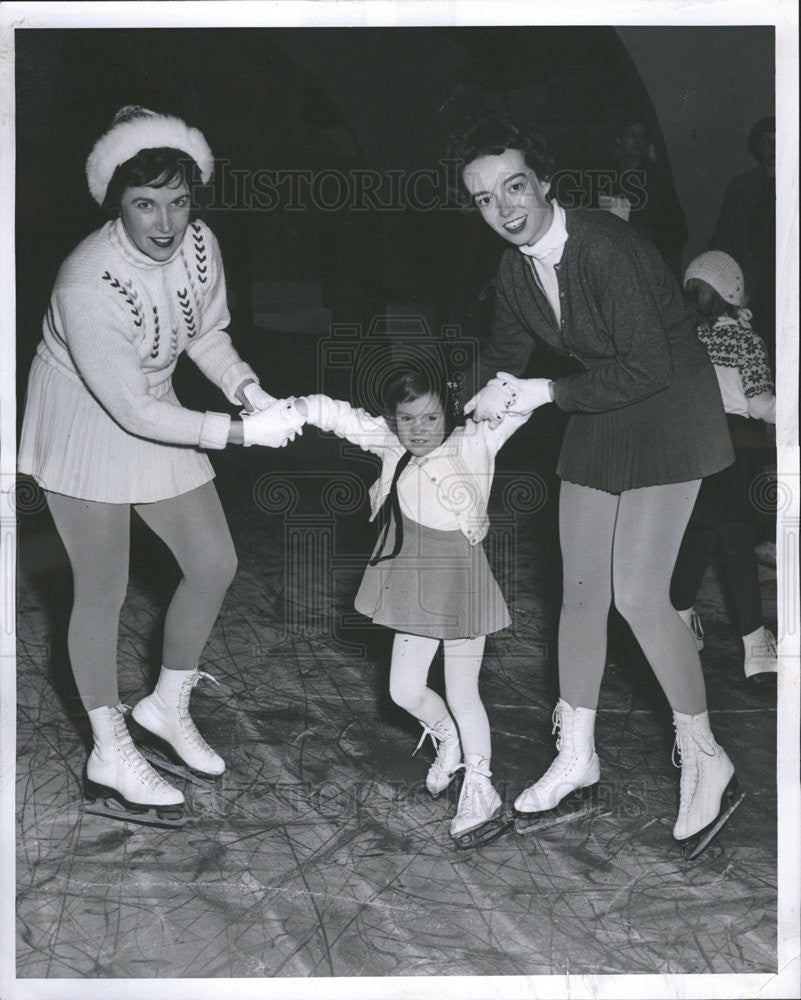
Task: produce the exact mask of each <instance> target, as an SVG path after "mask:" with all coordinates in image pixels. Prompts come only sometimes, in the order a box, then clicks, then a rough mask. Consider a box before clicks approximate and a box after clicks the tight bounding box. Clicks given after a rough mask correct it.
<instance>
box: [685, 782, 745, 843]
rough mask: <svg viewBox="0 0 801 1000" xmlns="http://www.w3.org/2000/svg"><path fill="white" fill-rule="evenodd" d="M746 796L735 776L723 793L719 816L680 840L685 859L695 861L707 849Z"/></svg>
mask: <svg viewBox="0 0 801 1000" xmlns="http://www.w3.org/2000/svg"><path fill="white" fill-rule="evenodd" d="M744 798H745V792H741V791H740V787H739V785H738V783H737V777H736V776H733V777H732V779H731V781H730V782H729V783H728V785H727V786H726V791H725V792H724V793H723V798H722V799H721V801H720V812H719V813H718V815H717V817H716V818H715V819H713V820H712V822H711V823H710V824H709V825H708V826H706V827H704V829H703V830H699V831H698V833H694V834H693V835H692V836H691V837H687V839H686V840H680V841H679V842H678V843H679V844H680V845H681V850H682V856H683V857H684V860H685V861H695V859H696V858H697V857H698V856H699V854H701V853H702V852H703V851H705V850H706V848H707V847H708V846H709V844H710V843H711V842H712V840H713V838H714V837H715V836H717V834H718V833H719V832H720V830H721V829H722V828H723V826H724V825H725V824H726V823H728V821H729V820H730V819H731V815H732V813H733V812H734V810H735V809H736V808H737V807H738V806H739V805H740V803H741V802H742V801H743V799H744Z"/></svg>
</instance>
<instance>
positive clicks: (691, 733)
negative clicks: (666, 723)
mask: <svg viewBox="0 0 801 1000" xmlns="http://www.w3.org/2000/svg"><path fill="white" fill-rule="evenodd" d="M673 728H674V729H675V731H676V735H675V737H674V738H673V751H672V753H671V755H670V759H671V761H672V762H673V766H674V767H684V765H685V755H684V754H683V753H682V742H685V745H686V741H689V740H692V742H693V743H694V744H695V745H696V746H697V747H698V749H699V750H700V751H701V752H702V753H704V754H706V756H707V757H714V756H715V753H716V750H717V746H716V744H715V741H714V740H712V742H711V743H710V742H709V740H708V739H705V738H704V737H702V736H701V734H700V733H698V732H696V730H695V727H694V726H693V724H692V723H689V724H688V725H687V726H684V727H681V726H679V724H678V723H677V722H676V720H675V719H674V720H673ZM692 759H693V757H692V754H689V755H687V763H689V762H690V761H692Z"/></svg>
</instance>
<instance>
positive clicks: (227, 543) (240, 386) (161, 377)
mask: <svg viewBox="0 0 801 1000" xmlns="http://www.w3.org/2000/svg"><path fill="white" fill-rule="evenodd" d="M213 163H214V161H213V157H212V154H211V150H210V149H209V147H208V145H207V144H206V141H205V139H204V138H203V136H202V134H201V133H200V132H199V131H198V130H197V129H194V128H189V127H188V126H187V125H186V124H185V123H184V122H182V121H181V120H180V119H178V118H174V117H171V116H167V115H160V114H155V113H153V112H152V111H148V110H146V109H144V108H139V107H133V106H132V107H127V108H123V109H122V110H121V111H120V112H118V114H117V116H116V117H115V119H114V122H113V123H112V126H111V128H110V130H109V131H108V132H107V133H106V134H105V135H104V136H102V137H101V138H100V139H99V140H98V142H97V143H96V144H95V147H94V149H93V150H92V153H91V155H90V156H89V159H88V161H87V165H86V173H87V179H88V182H89V190H90V193H91V194H92V197H93V198H94V199H95V201H96V202H98V204H100V205H101V206H102V207H103V208H104V209H105V210H106V211H107V212H108V213H109V214H111V215H112V219H111V221H109V222H107V223H106V224H105V225H104V226H103V227H102V228H101V229H99V230H97V231H96V232H94V233H92V234H91V235H90V236H88V237H87V238H86V239H85V240H83V242H82V243H80V244H79V245H78V246H77V247H76V248H75V250H73V251H72V253H71V254H70V255H69V256H68V257H67V259H66V260H65V262H64V263H63V265H62V266H61V269H60V271H59V274H58V277H57V278H56V282H55V286H54V288H53V293H52V297H51V300H50V306H49V308H48V310H47V315H46V316H45V319H44V324H43V336H42V340H41V342H40V344H39V346H38V348H37V352H36V357H35V359H34V362H33V365H32V368H31V373H30V378H29V383H28V394H27V401H26V407H25V415H24V420H23V426H22V432H21V438H20V452H19V471H20V472H22V473H27V474H28V475H31V476H33V477H34V479H35V480H36V481H37V483H38V484H39V485H40V486H41V487H42V489H43V490H44V491H45V495H46V497H47V503H48V506H49V509H50V512H51V514H52V517H53V520H54V522H55V525H56V528H57V529H58V532H59V534H60V536H61V539H62V541H63V543H64V547H65V549H66V551H67V555H68V556H69V559H70V563H71V566H72V572H73V582H74V604H73V608H72V615H71V618H70V625H69V636H68V646H69V654H70V661H71V663H72V669H73V672H74V675H75V681H76V685H77V688H78V692H79V694H80V697H81V701H82V703H83V705H84V708H85V709H86V711H87V712H88V714H89V719H90V722H91V725H92V733H93V737H94V748H93V750H92V753H91V755H90V757H89V760H88V763H87V773H86V779H87V780H86V786H87V794H88V796H89V798H90V799H91V800H92V801H94V800H95V799H97V798H108V797H109V796H111V797H112V798H114V799H116V800H117V803H116V806H115V807H119V808H120V811H121V814H122V815H123V816H125V817H126V818H129V817H133V818H138V819H140V820H141V821H142V822H160V821H161V822H168V823H170V822H172V823H174V822H181V821H182V817H181V813H182V807H183V803H184V797H183V795H182V793H181V792H180V791H179V790H178V789H177V788H174V787H172V786H171V785H170V784H168V783H167V782H166V781H164V780H163V779H162V778H161V777H160V776H159V775H158V774H157V773H156V772H155V771H154V770H153V769H152V768H151V767H150V766H149V764H148V763H147V762H146V761H145V759H144V758H143V757H142V755H141V754H140V753H139V751H138V750H137V748H136V747H135V745H134V744H133V743H132V741H131V738H130V736H129V732H128V728H127V725H126V721H125V718H124V715H123V709H122V706H121V705H120V697H119V690H118V684H117V636H118V628H119V615H120V610H121V607H122V603H123V600H124V598H125V593H126V589H127V583H128V551H129V529H130V511H131V507H132V506H133V507H134V509H135V510H136V512H137V513H138V514H139V516H140V517H141V518H142V519H143V520H144V521H145V523H146V524H147V525H148V526H149V527H150V528H151V529H152V530H153V531H154V532H155V533H156V534H157V535H158V536H159V537H160V538H161V539H162V540H163V541H164V542H165V543H166V544H167V546H168V547H169V548H170V549H171V551H172V552H173V554H174V556H175V558H176V560H177V562H178V564H179V566H180V568H181V571H182V573H183V577H182V579H181V581H180V583H179V585H178V587H177V589H176V591H175V594H174V596H173V598H172V601H171V603H170V606H169V608H168V610H167V616H166V621H165V626H164V646H163V661H162V662H163V666H162V670H161V674H160V676H159V680H158V683H157V685H156V689H155V691H154V692H153V694H151V695H149V696H148V697H147V698H145V699H143V700H142V701H140V702H139V704H137V705H136V706H135V708H134V710H133V715H134V718H135V720H136V721H137V723H139V724H140V725H141V726H143V727H144V728H145V729H147V730H148V731H149V732H150V733H152V734H153V735H154V736H155V737H157V738H158V739H160V740H161V741H163V742H164V744H166V749H167V750H168V752H169V753H170V754H171V755H172V756H174V757H177V758H179V760H180V762H182V763H183V764H184V765H185V766H186V767H188V768H189V769H191V770H193V771H196V772H199V773H201V774H205V775H213V776H216V775H219V774H221V773H222V772H223V771H224V769H225V764H224V762H223V760H222V759H221V758H220V756H219V755H218V754H216V753H215V752H214V751H213V750H212V749H211V748H210V747H209V746H208V744H207V743H206V742H205V741H204V740H203V738H202V737H201V735H200V734H199V733H198V731H197V729H196V728H195V726H194V724H193V722H192V720H191V718H190V716H189V711H188V705H189V696H190V694H191V691H192V688H193V687H194V685H195V684H196V683H197V682H198V680H199V679H200V678H201V677H204V676H208V675H206V674H203V673H202V672H201V671H199V669H198V664H199V659H200V654H201V651H202V649H203V647H204V645H205V643H206V640H207V638H208V635H209V633H210V631H211V628H212V626H213V624H214V622H215V620H216V617H217V614H218V612H219V609H220V606H221V604H222V600H223V597H224V596H225V593H226V590H227V588H228V586H229V584H230V582H231V580H232V578H233V575H234V572H235V569H236V555H235V552H234V547H233V543H232V541H231V535H230V532H229V530H228V526H227V523H226V520H225V515H224V513H223V510H222V506H221V504H220V501H219V498H218V496H217V492H216V490H215V488H214V485H213V483H212V479H213V477H214V471H213V469H212V466H211V464H210V462H209V460H208V458H207V457H206V455H205V454H204V449H208V448H224V447H225V446H226V445H227V444H266V445H270V446H273V447H275V446H279V445H282V444H285V443H286V441H287V440H288V439H289V438H290V437H292V436H294V433H295V432H296V431H297V429H298V426H299V421H298V419H297V417H296V416H295V415H294V411H292V410H290V409H288V408H287V407H286V406H285V405H284V404H283V402H279V401H276V400H275V399H274V398H273V397H272V396H270V395H269V394H268V393H266V392H264V391H263V390H262V389H261V388H260V386H259V380H258V377H257V376H256V374H255V373H254V371H253V370H252V369H251V368H250V366H249V365H247V364H246V363H245V362H244V361H242V359H241V358H240V357H239V355H238V354H237V352H236V351H235V349H234V347H233V346H232V344H231V340H230V338H229V336H228V334H227V333H226V332H225V328H226V327H227V325H228V322H229V315H228V308H227V304H226V295H225V282H224V275H223V268H222V261H221V258H220V251H219V247H218V245H217V241H216V239H215V237H214V235H213V234H212V233H211V231H210V230H209V229H208V228H207V227H206V226H205V225H204V224H203V223H202V222H200V221H191V211H192V192H193V191H194V190H197V186H199V185H200V184H201V183H206V182H208V180H209V179H210V177H211V173H212V169H213ZM184 351H186V353H187V354H188V355H189V357H190V358H191V359H192V360H193V361H194V362H195V363H196V364H197V365H198V367H199V368H200V369H201V371H202V372H203V373H204V374H205V375H206V376H207V377H208V378H209V379H210V380H211V381H212V382H214V383H215V384H216V385H218V386H219V388H220V389H221V390H222V392H223V394H224V395H225V396H226V397H227V399H228V401H229V402H230V403H232V404H234V405H237V406H242V407H244V408H245V411H247V413H252V414H253V415H252V416H247V415H245V416H244V417H243V419H242V420H241V421H239V420H232V419H231V417H230V416H229V415H228V414H227V413H222V412H220V413H215V412H205V413H202V412H197V411H194V410H189V409H186V408H184V407H182V406H181V404H180V403H179V401H178V399H177V397H176V395H175V393H174V391H173V388H172V373H173V371H174V369H175V365H176V361H177V359H178V357H179V355H180V354H181V353H182V352H184ZM98 809H99V810H102V807H98Z"/></svg>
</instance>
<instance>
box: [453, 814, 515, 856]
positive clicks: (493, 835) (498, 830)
mask: <svg viewBox="0 0 801 1000" xmlns="http://www.w3.org/2000/svg"><path fill="white" fill-rule="evenodd" d="M512 824H513V820H512V818H511V817H510V816H506V815H501V816H493V817H492V819H488V820H487V821H486V823H482V824H481V825H480V826H477V827H474V828H473V829H472V830H465V832H464V833H460V834H459V835H458V836H456V837H454V838H453V842H454V844H455V845H456V847H457V849H458V850H460V851H467V850H470V849H471V848H473V847H483V846H484V845H485V844H489V843H491V842H492V841H493V840H497V838H498V837H500V836H501V834H503V833H506V831H507V830H509V829H511V827H512Z"/></svg>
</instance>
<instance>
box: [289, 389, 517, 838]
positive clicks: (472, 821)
mask: <svg viewBox="0 0 801 1000" xmlns="http://www.w3.org/2000/svg"><path fill="white" fill-rule="evenodd" d="M384 398H385V416H383V417H374V416H370V415H369V414H368V413H366V412H365V411H364V410H359V409H354V408H353V407H352V406H350V405H349V404H348V403H345V402H341V401H338V400H332V399H329V398H328V397H327V396H320V395H318V396H308V397H305V398H304V399H299V400H297V401H296V404H295V405H296V407H297V409H298V410H299V411H300V413H301V414H302V415H303V416H305V417H307V419H308V422H309V423H311V424H314V425H315V426H317V427H319V428H321V429H322V430H325V431H333V432H334V433H335V434H336V435H338V436H339V437H343V438H346V439H347V440H348V441H351V442H352V443H353V444H356V445H358V446H359V447H361V448H363V449H365V450H366V451H370V452H372V453H373V454H375V455H378V457H379V458H380V459H381V461H382V468H381V475H380V477H379V479H378V481H377V482H376V483H375V484H374V485H373V487H372V488H371V491H370V497H371V505H372V511H373V513H372V517H371V520H373V519H375V518H376V517H377V516H379V521H380V524H381V527H380V531H379V539H378V542H377V544H376V547H375V550H374V552H373V555H372V558H371V559H370V561H369V564H368V566H367V569H366V570H365V574H364V578H363V579H362V582H361V586H360V587H359V591H358V594H357V595H356V600H355V606H356V610H357V611H359V612H361V613H362V614H364V615H366V616H367V617H368V618H371V619H372V620H373V621H374V622H375V623H377V624H380V625H386V626H388V627H389V628H392V629H394V630H395V633H396V634H395V639H394V642H393V648H392V662H391V667H390V680H389V690H390V695H391V697H392V699H393V701H394V702H395V703H396V704H397V705H399V706H400V707H401V708H404V709H405V710H406V711H407V712H409V713H411V714H412V715H413V716H415V718H417V719H418V720H419V722H420V723H421V725H422V726H423V735H422V737H421V739H420V743H418V748H419V746H420V744H421V743H422V741H423V740H424V739H425V737H426V736H427V735H430V736H431V737H432V740H433V742H434V746H435V748H436V750H437V756H436V759H435V761H434V763H433V764H432V765H431V768H430V770H429V772H428V775H427V778H426V787H427V789H428V790H429V792H431V794H432V795H434V796H435V797H436V796H438V795H440V794H441V793H442V792H443V791H445V789H446V788H447V787H448V785H449V784H450V782H451V781H452V779H453V777H454V774H455V772H456V771H457V770H458V769H460V768H462V767H463V768H464V772H465V774H464V783H463V785H462V789H461V793H460V795H459V803H458V807H457V812H456V815H455V816H454V818H453V821H452V822H451V824H450V834H451V836H452V837H453V838H454V839H455V840H456V842H457V846H459V847H472V846H477V845H478V844H481V843H486V842H487V841H488V840H490V839H492V838H493V837H495V836H497V835H498V834H499V833H501V832H502V831H503V830H504V829H505V828H506V826H507V825H508V824H507V823H506V821H504V820H503V819H502V817H501V815H500V814H501V798H500V796H499V795H498V793H497V791H496V790H495V788H494V787H493V786H492V784H491V782H490V778H491V772H490V758H491V739H490V726H489V720H488V718H487V713H486V711H485V709H484V706H483V704H482V702H481V698H480V696H479V691H478V675H479V670H480V667H481V660H482V657H483V653H484V642H485V638H486V636H487V634H489V633H491V632H496V631H498V630H500V629H503V628H505V627H506V626H507V625H509V622H510V619H509V613H508V610H507V607H506V604H505V601H504V599H503V596H502V594H501V592H500V589H499V588H498V585H497V583H496V581H495V579H494V577H493V575H492V571H491V570H490V567H489V564H488V562H487V559H486V556H485V554H484V550H483V547H482V545H481V542H482V540H483V539H484V537H485V536H486V534H487V530H488V527H489V520H488V517H487V500H488V497H489V493H490V488H491V486H492V479H493V474H494V467H495V455H496V453H497V451H498V450H499V448H500V447H501V446H502V445H503V444H504V442H505V441H506V440H507V439H508V438H509V437H510V436H511V435H512V434H513V433H514V431H515V430H517V428H518V427H520V426H521V425H522V424H523V423H524V422H525V421H526V420H527V419H528V416H529V415H530V411H529V413H526V414H509V416H508V417H507V419H505V420H504V421H503V422H502V423H501V424H500V425H499V426H497V427H494V428H491V427H490V426H489V424H488V423H486V422H484V423H481V424H476V423H474V422H473V421H472V420H471V421H468V422H467V425H466V426H456V423H457V418H456V415H455V413H454V412H453V411H454V407H452V406H450V405H449V392H448V390H447V387H446V385H445V383H444V381H443V382H440V380H439V379H438V378H435V377H432V376H430V375H429V374H426V373H416V372H412V371H402V372H399V373H398V374H397V375H396V376H395V377H393V378H392V379H391V380H390V381H389V383H388V386H387V389H386V391H385V393H384ZM440 642H442V643H443V645H444V654H445V690H446V698H447V704H446V703H445V701H443V699H442V698H441V697H440V696H439V695H438V694H437V693H436V692H435V691H433V690H432V689H431V688H430V687H428V685H427V679H428V673H429V668H430V666H431V663H432V660H433V658H434V654H435V653H436V651H437V649H438V647H439V644H440ZM462 753H464V760H463V759H462Z"/></svg>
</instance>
